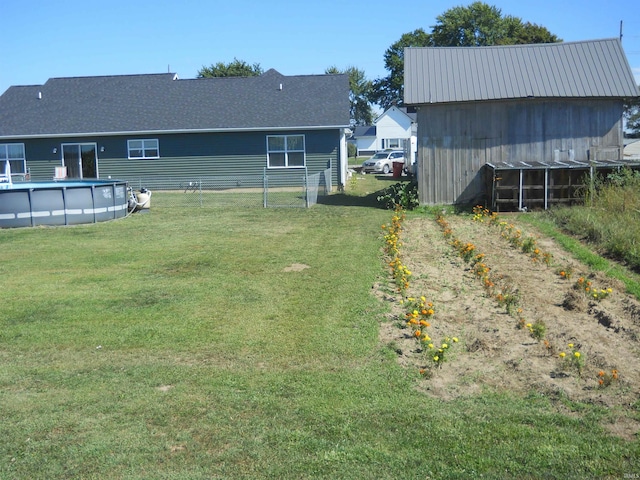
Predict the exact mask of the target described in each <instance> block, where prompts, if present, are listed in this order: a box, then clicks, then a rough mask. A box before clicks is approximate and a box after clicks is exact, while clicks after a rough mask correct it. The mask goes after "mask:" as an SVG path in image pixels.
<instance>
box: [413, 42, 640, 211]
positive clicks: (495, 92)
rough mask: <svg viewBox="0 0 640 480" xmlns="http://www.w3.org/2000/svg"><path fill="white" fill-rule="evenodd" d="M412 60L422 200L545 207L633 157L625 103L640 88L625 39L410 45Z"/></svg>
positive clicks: (514, 206) (513, 206)
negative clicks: (628, 153) (626, 149)
mask: <svg viewBox="0 0 640 480" xmlns="http://www.w3.org/2000/svg"><path fill="white" fill-rule="evenodd" d="M404 62H405V64H404V66H405V84H404V101H405V104H406V105H412V106H414V107H416V109H417V114H418V117H417V118H418V134H417V138H418V168H417V176H418V190H419V200H420V203H421V204H465V205H468V204H476V203H483V204H487V203H489V202H494V201H495V202H497V203H499V204H500V205H501V206H502V208H503V209H507V208H524V207H527V208H533V204H535V205H536V207H538V206H539V207H540V208H544V207H545V206H548V205H549V204H550V202H551V203H554V202H556V201H558V202H559V201H560V199H564V200H563V201H565V202H571V201H573V200H571V199H575V198H576V197H575V193H576V191H577V190H579V188H580V187H579V184H580V183H583V182H581V181H580V180H579V178H580V177H581V176H583V175H584V174H591V172H592V171H593V170H594V169H595V170H601V169H606V168H609V167H611V168H615V167H616V166H618V165H622V164H624V163H625V162H624V156H623V153H622V150H623V124H622V112H623V102H624V99H625V98H630V97H637V96H638V95H639V94H640V91H639V90H638V87H637V85H636V84H635V80H634V78H633V73H632V72H631V69H630V67H629V63H628V61H627V59H626V57H625V54H624V51H623V49H622V45H621V43H620V41H619V40H618V39H604V40H591V41H583V42H567V43H554V44H535V45H506V46H493V47H420V48H406V49H405V51H404ZM496 172H500V174H499V175H498V174H496ZM495 178H499V179H500V180H499V181H498V182H497V184H496V182H495V181H494V179H495ZM514 192H515V193H514ZM527 202H528V203H531V204H532V206H531V207H529V206H527Z"/></svg>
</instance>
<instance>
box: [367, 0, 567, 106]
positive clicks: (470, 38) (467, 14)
mask: <svg viewBox="0 0 640 480" xmlns="http://www.w3.org/2000/svg"><path fill="white" fill-rule="evenodd" d="M436 20H437V23H436V25H434V26H432V27H431V33H426V32H425V31H424V30H422V29H418V30H415V31H414V32H411V33H405V34H404V35H402V37H401V38H400V40H398V41H397V42H396V43H394V44H393V45H391V47H389V48H388V49H387V51H386V52H385V54H384V62H385V68H386V69H387V70H388V71H389V75H387V76H386V77H384V78H380V79H376V80H374V82H373V93H372V96H371V99H372V101H373V102H375V103H377V104H379V105H380V106H381V107H382V108H383V109H387V108H389V106H391V105H392V104H393V103H397V104H401V103H402V98H403V93H404V92H403V88H404V48H405V47H478V46H489V45H514V44H521V43H553V42H561V41H562V40H561V39H560V38H558V37H557V36H556V35H554V34H552V33H551V32H549V30H547V29H546V28H544V27H541V26H539V25H535V24H532V23H529V22H526V23H523V22H522V20H521V19H520V18H518V17H514V16H511V15H506V16H502V12H501V10H500V9H499V8H497V7H494V6H490V5H487V4H486V3H483V2H474V3H472V4H471V5H469V6H468V7H454V8H451V9H449V10H447V11H446V12H444V13H443V14H442V15H440V16H438V17H437V18H436Z"/></svg>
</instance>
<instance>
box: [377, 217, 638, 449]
mask: <svg viewBox="0 0 640 480" xmlns="http://www.w3.org/2000/svg"><path fill="white" fill-rule="evenodd" d="M446 218H447V222H448V223H449V225H450V226H451V228H452V229H453V232H454V236H455V237H456V238H458V239H460V240H461V241H463V242H470V243H472V244H473V245H474V246H475V247H476V250H475V251H476V252H477V253H483V254H485V257H484V263H486V264H487V266H488V267H490V268H491V275H492V276H497V277H499V278H501V279H502V281H503V282H504V283H505V284H508V285H510V286H511V288H513V289H514V291H517V295H518V298H519V302H518V307H519V308H521V309H522V311H521V312H520V313H518V314H517V315H510V314H508V313H507V312H506V309H505V307H504V306H500V305H499V304H498V302H497V301H496V300H495V298H493V297H491V296H489V295H488V294H487V291H486V290H485V288H484V286H483V284H482V282H481V281H480V280H479V279H478V278H477V276H476V274H475V273H474V272H473V270H472V268H471V266H470V264H469V263H466V262H464V261H463V260H462V258H460V256H459V255H458V254H457V252H455V251H454V249H453V248H452V247H451V245H450V242H449V241H448V240H447V239H446V238H445V237H444V235H443V233H442V230H441V228H440V227H439V226H438V224H437V223H436V222H435V221H434V220H433V219H432V218H415V219H409V220H406V221H405V222H404V223H403V229H404V231H403V234H402V241H403V243H404V245H403V246H402V248H401V259H402V262H403V264H404V265H406V266H407V267H408V268H409V269H410V270H411V272H412V275H411V282H410V287H409V291H408V295H409V296H414V297H420V296H425V297H426V299H427V300H428V301H430V302H433V304H434V308H435V311H436V313H435V315H434V316H433V318H432V320H431V322H430V323H431V326H430V327H428V328H427V329H426V331H427V333H428V335H429V336H430V337H431V338H432V339H433V343H434V344H437V345H440V344H441V342H443V339H444V338H446V337H449V338H452V337H457V338H458V339H459V342H458V343H455V344H453V343H452V344H451V345H450V348H449V350H448V351H447V353H448V360H447V362H446V363H444V365H443V366H442V368H438V369H435V368H433V361H432V358H431V357H430V356H427V355H426V352H423V351H422V349H421V346H420V344H419V342H418V341H416V339H415V338H414V337H412V330H411V329H409V328H407V327H406V321H405V313H406V311H405V309H404V308H406V307H404V308H403V305H402V304H401V302H400V297H399V295H397V294H395V293H394V292H393V291H392V286H389V287H386V288H385V287H384V286H382V285H379V286H378V288H377V293H378V295H379V296H381V298H383V299H386V300H388V301H389V302H390V303H391V304H392V312H391V313H390V314H389V318H388V321H386V322H384V323H383V324H382V325H381V340H382V342H383V343H384V344H385V345H389V346H391V347H392V348H393V349H394V350H395V351H396V352H397V354H398V361H399V362H400V363H401V364H402V365H404V366H406V367H407V368H414V369H416V370H418V371H419V370H421V369H423V370H424V371H425V375H424V377H423V378H422V379H421V380H420V381H419V388H420V389H421V390H422V391H424V392H425V393H426V394H428V395H432V396H435V397H438V398H440V399H442V400H448V399H453V398H456V397H459V396H469V395H473V394H476V393H479V392H481V391H483V390H485V389H492V390H501V389H504V390H509V391H511V392H515V393H518V394H522V395H527V394H530V393H532V392H536V393H538V394H540V395H545V396H547V397H548V398H550V399H551V400H552V401H554V402H555V403H556V405H558V406H559V407H560V408H564V407H563V405H566V404H567V403H568V402H572V401H576V402H586V403H591V404H597V405H601V406H603V407H606V408H611V409H615V408H618V409H621V411H624V410H626V409H627V408H630V407H631V408H637V403H636V402H637V401H638V398H639V395H640V302H638V301H637V300H636V299H635V298H634V297H632V296H629V295H627V294H625V293H624V286H623V285H621V284H620V283H618V282H616V281H615V280H612V279H610V278H608V277H606V276H605V275H603V274H596V275H590V272H589V271H588V270H587V268H586V267H584V266H583V265H581V264H580V263H578V262H577V261H575V260H573V259H572V258H570V257H568V255H567V253H566V252H565V251H564V250H563V249H561V248H560V247H559V246H557V245H556V244H555V242H554V241H552V240H551V239H548V238H545V237H543V236H541V235H539V234H538V233H537V232H535V231H534V230H533V228H531V227H528V226H527V227H524V228H523V229H522V230H523V231H524V232H526V235H527V236H529V235H534V236H536V238H537V246H538V247H539V248H540V250H541V251H543V252H546V253H550V254H551V255H552V256H553V257H552V258H553V261H552V264H551V266H548V265H546V264H544V263H543V262H533V261H532V259H531V256H530V255H527V254H525V253H523V252H522V251H521V250H520V249H517V248H515V247H513V246H511V245H510V244H509V242H508V241H507V240H505V239H504V238H501V236H500V230H499V228H498V227H495V226H490V225H487V224H484V223H479V222H474V221H472V220H471V218H470V217H457V216H450V217H446ZM506 220H507V221H510V220H509V218H508V217H507V218H506ZM560 269H562V270H567V271H571V270H572V276H571V279H566V278H563V277H561V276H560V275H558V271H559V270H560ZM579 277H584V278H588V280H589V281H591V282H592V285H593V287H595V288H597V289H607V288H611V289H612V290H613V293H612V294H611V295H610V296H609V297H608V298H605V299H603V300H600V301H595V300H592V299H591V300H590V299H589V298H587V296H586V295H584V294H582V293H580V292H578V291H576V290H575V289H574V285H575V283H576V280H577V279H578V278H579ZM519 318H524V319H526V322H531V323H533V322H535V321H537V320H539V321H542V322H544V324H545V327H546V332H545V335H544V338H543V339H542V340H540V341H538V340H536V339H535V338H533V336H532V335H531V334H530V332H529V330H528V329H527V328H518V319H519ZM569 344H573V345H574V349H576V350H578V351H579V352H580V353H581V355H582V357H581V358H582V359H583V360H584V367H583V369H582V372H581V374H579V372H578V369H577V368H575V366H571V365H567V363H568V362H567V361H566V357H565V360H562V359H561V358H560V356H559V354H560V352H565V353H566V355H567V357H569V356H570V355H571V349H570V348H569V347H568V345H569ZM425 350H426V349H425ZM613 370H616V371H617V372H618V379H617V380H615V381H613V382H612V383H611V385H609V386H607V387H605V388H603V387H602V386H601V385H600V384H599V380H600V379H602V376H599V374H600V375H602V374H601V373H600V372H604V373H605V374H606V375H607V376H610V375H611V374H612V372H613ZM633 405H635V406H634V407H632V406H633ZM610 430H611V431H612V433H615V434H616V435H619V436H622V437H625V438H633V436H634V435H636V434H637V432H638V431H639V430H640V424H638V422H636V421H634V420H632V419H631V418H630V416H629V415H621V417H620V421H617V422H614V423H613V424H611V425H610Z"/></svg>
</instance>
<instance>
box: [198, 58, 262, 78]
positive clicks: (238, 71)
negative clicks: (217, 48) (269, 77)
mask: <svg viewBox="0 0 640 480" xmlns="http://www.w3.org/2000/svg"><path fill="white" fill-rule="evenodd" d="M263 73H264V72H263V70H262V68H261V67H260V64H259V63H254V64H253V65H250V64H248V63H247V62H245V61H244V60H238V59H237V58H235V57H234V58H233V62H230V63H227V64H225V63H222V62H218V63H216V64H215V65H211V66H209V67H202V68H201V69H200V70H199V71H198V78H211V77H257V76H259V75H262V74H263Z"/></svg>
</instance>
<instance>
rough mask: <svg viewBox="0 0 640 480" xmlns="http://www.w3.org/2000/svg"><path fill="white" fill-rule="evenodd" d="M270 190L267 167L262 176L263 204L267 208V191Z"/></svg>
mask: <svg viewBox="0 0 640 480" xmlns="http://www.w3.org/2000/svg"><path fill="white" fill-rule="evenodd" d="M268 188H269V181H268V180H267V167H264V172H263V174H262V195H263V199H262V203H263V207H264V208H267V190H268Z"/></svg>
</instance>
